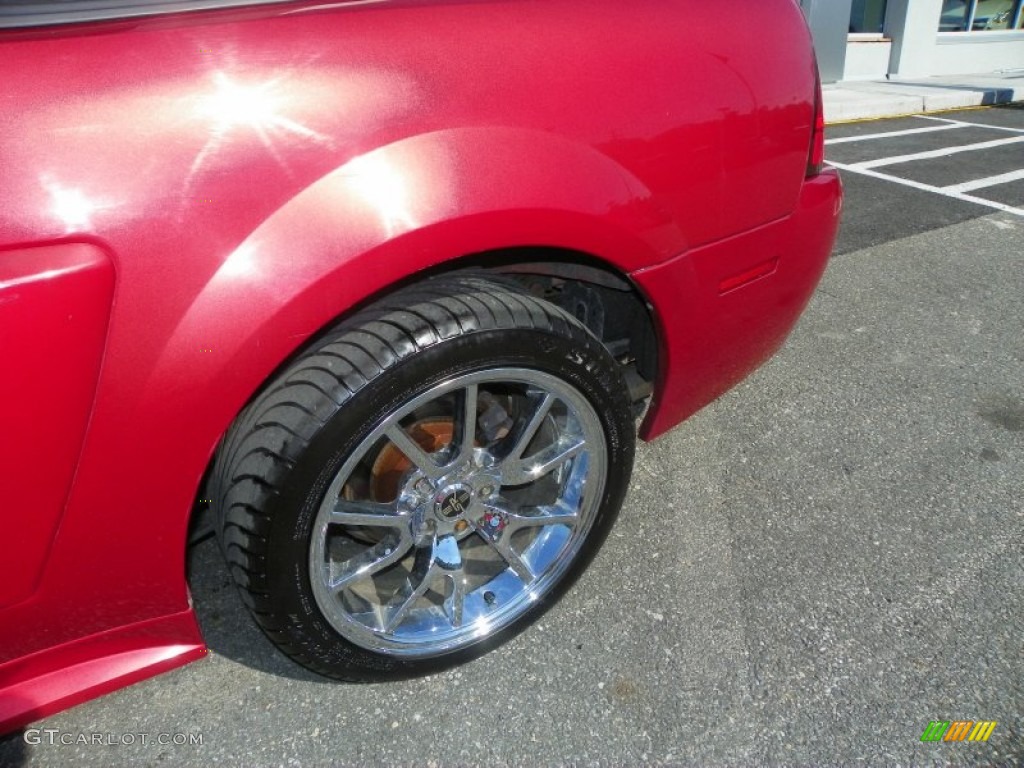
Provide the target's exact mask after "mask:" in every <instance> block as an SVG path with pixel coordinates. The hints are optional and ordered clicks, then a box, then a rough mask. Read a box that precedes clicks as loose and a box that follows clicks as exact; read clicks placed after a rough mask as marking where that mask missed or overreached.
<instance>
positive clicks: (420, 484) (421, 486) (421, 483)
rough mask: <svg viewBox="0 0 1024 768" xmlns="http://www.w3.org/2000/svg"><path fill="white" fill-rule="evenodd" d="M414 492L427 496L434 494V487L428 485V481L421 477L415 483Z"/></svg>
mask: <svg viewBox="0 0 1024 768" xmlns="http://www.w3.org/2000/svg"><path fill="white" fill-rule="evenodd" d="M415 487H416V490H417V491H419V492H420V493H422V494H429V493H433V492H434V486H432V485H431V484H430V481H429V480H427V478H425V477H421V478H420V479H419V480H417V481H416V486H415Z"/></svg>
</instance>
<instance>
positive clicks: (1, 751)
mask: <svg viewBox="0 0 1024 768" xmlns="http://www.w3.org/2000/svg"><path fill="white" fill-rule="evenodd" d="M27 763H28V748H27V747H26V745H25V731H24V729H19V730H17V731H15V732H14V733H7V734H3V735H0V765H3V766H10V768H21V766H23V765H26V764H27Z"/></svg>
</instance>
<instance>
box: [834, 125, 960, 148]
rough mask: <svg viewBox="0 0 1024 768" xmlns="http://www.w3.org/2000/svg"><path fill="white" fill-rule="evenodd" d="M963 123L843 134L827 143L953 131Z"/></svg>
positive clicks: (844, 142)
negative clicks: (853, 134) (882, 131)
mask: <svg viewBox="0 0 1024 768" xmlns="http://www.w3.org/2000/svg"><path fill="white" fill-rule="evenodd" d="M964 127H965V126H963V125H929V126H925V127H924V128H907V129H905V130H902V131H885V132H884V133H866V134H864V135H863V136H841V137H840V138H838V139H827V140H826V141H825V143H826V144H846V143H847V142H850V141H870V140H871V139H888V138H892V137H893V136H909V135H911V134H914V133H933V132H935V131H952V130H955V129H957V128H964Z"/></svg>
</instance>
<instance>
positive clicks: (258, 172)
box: [0, 0, 813, 663]
mask: <svg viewBox="0 0 1024 768" xmlns="http://www.w3.org/2000/svg"><path fill="white" fill-rule="evenodd" d="M0 71H2V72H3V73H4V86H3V89H2V92H0V136H2V137H3V139H2V141H0V169H2V175H0V179H2V180H0V248H8V249H13V248H15V247H22V248H23V247H27V246H31V245H40V244H52V243H59V242H66V241H68V240H70V239H76V238H78V239H81V238H85V239H87V240H89V242H93V243H95V244H96V245H97V246H98V247H101V248H102V249H103V250H104V252H105V253H108V254H110V258H111V263H112V264H113V267H114V269H115V271H116V275H117V280H116V285H115V286H114V295H113V302H112V309H111V313H110V324H109V331H108V334H107V337H106V347H105V349H106V351H105V363H104V366H103V370H102V372H101V374H100V377H99V384H98V389H97V394H96V399H95V404H94V406H93V408H92V411H91V422H90V428H89V432H88V435H87V437H86V439H85V443H84V448H83V451H82V455H81V460H80V462H79V465H78V468H77V475H76V477H75V482H74V485H73V488H72V491H71V493H70V496H69V498H68V502H67V505H66V507H65V512H64V515H63V519H62V521H61V523H60V527H59V532H58V534H57V535H56V538H55V539H54V541H53V545H52V547H50V548H49V549H48V551H49V553H50V554H49V560H48V562H47V563H46V569H45V571H44V573H43V576H42V579H41V580H40V581H39V582H38V588H37V589H36V591H35V592H34V593H33V594H32V595H31V597H29V598H27V599H25V600H23V601H22V602H20V603H19V604H18V605H16V606H13V607H11V608H9V609H7V610H6V611H5V612H4V613H3V614H2V615H0V617H2V620H0V663H2V662H3V661H4V660H6V659H13V658H16V657H18V656H22V655H24V654H28V653H32V652H36V651H40V650H42V649H45V648H47V647H51V646H56V645H58V644H61V643H68V642H72V641H75V640H76V639H77V638H81V637H84V636H86V635H90V634H93V633H97V632H102V631H106V630H109V629H110V628H111V627H116V626H120V625H127V624H130V623H137V622H144V621H148V620H151V619H154V618H156V617H160V616H167V615H170V614H173V613H176V612H180V611H183V610H187V608H188V596H187V588H186V585H185V580H184V554H183V552H184V542H185V537H186V528H187V521H188V515H189V511H190V510H191V508H192V506H193V502H194V500H195V497H196V494H197V489H198V484H199V481H200V478H201V477H202V474H203V471H204V468H205V467H206V464H207V461H208V460H209V458H210V456H211V455H212V453H213V451H214V449H215V447H216V444H217V441H218V439H219V438H220V436H221V435H222V434H223V432H224V430H225V429H226V428H227V426H228V425H229V424H230V421H231V419H232V418H233V417H234V415H235V414H236V413H237V412H238V411H239V410H240V409H241V407H242V406H243V405H244V403H245V402H246V400H247V399H248V398H249V397H251V396H252V394H253V393H254V392H255V391H256V390H257V389H258V388H259V387H260V385H261V384H262V383H263V382H264V381H265V380H266V378H267V376H268V375H270V374H271V373H272V371H273V370H274V369H275V368H276V367H277V366H278V365H279V364H280V363H281V362H282V361H283V360H284V359H285V358H286V357H287V356H288V355H289V354H291V353H293V352H294V351H295V350H296V349H297V348H298V347H299V346H300V345H301V344H302V343H303V341H304V340H305V339H307V338H308V337H309V336H310V335H311V334H313V333H315V332H316V331H317V330H318V329H320V328H322V327H323V326H324V325H326V324H328V323H329V322H330V321H331V320H332V319H333V318H336V317H338V316H339V315H341V314H343V313H344V312H345V311H346V310H347V309H349V308H350V307H352V306H354V305H356V304H357V303H358V302H360V301H362V300H364V299H366V298H367V297H369V296H371V295H372V294H373V293H374V292H375V291H377V290H380V289H383V288H385V287H386V286H387V285H389V284H391V283H392V282H393V281H395V280H397V279H401V278H404V277H408V276H409V275H412V274H415V273H416V272H417V271H419V270H422V269H425V268H427V267H429V266H433V265H437V264H441V263H443V262H446V261H451V260H455V259H458V258H459V257H461V256H463V255H466V254H467V253H470V252H473V251H483V250H487V249H491V248H503V247H512V246H524V245H553V246H559V247H564V248H571V249H576V250H580V251H584V252H587V253H590V254H592V255H593V256H595V257H597V258H599V259H602V260H604V261H606V262H607V263H608V264H609V265H610V266H613V267H615V268H617V269H619V270H621V271H623V272H631V271H635V270H639V269H642V268H648V267H652V266H654V265H656V264H659V263H662V262H666V261H667V260H670V259H672V258H674V257H678V256H679V255H680V254H684V253H686V252H687V251H688V250H690V249H692V248H695V247H697V246H700V245H702V244H707V243H712V242H715V241H717V240H720V239H723V238H725V237H728V236H730V235H733V234H735V233H738V232H742V231H745V230H748V229H751V228H755V227H758V226H761V225H764V224H766V223H769V222H772V221H775V220H779V219H781V218H784V217H786V216H787V215H788V214H789V212H790V211H791V210H792V209H793V207H794V205H795V203H796V200H797V196H798V193H799V191H800V188H801V183H802V178H803V168H804V163H805V159H806V153H807V147H808V140H809V135H810V122H811V117H812V114H811V113H812V105H811V103H810V97H811V94H812V93H813V68H812V56H811V50H810V45H809V41H808V39H807V34H806V29H805V28H804V26H803V23H802V20H800V18H799V11H798V10H797V8H796V4H795V3H793V2H791V0H774V1H773V2H742V1H740V0H723V1H722V2H716V3H703V2H669V1H668V0H636V1H635V2H630V3H622V2H619V1H618V0H615V1H613V0H544V1H543V2H541V1H540V0H506V1H505V2H382V3H375V4H361V3H351V4H346V3H339V4H334V6H333V7H332V8H330V9H329V10H323V9H320V10H317V9H316V8H315V7H313V4H310V3H294V4H285V5H282V6H275V7H265V8H257V9H250V10H245V11H225V12H206V13H200V14H190V15H183V16H174V17H161V18H156V19H149V20H133V21H124V22H113V23H102V24H91V25H90V24H86V25H78V26H73V27H69V28H57V29H50V30H32V31H28V32H0ZM3 258H4V253H3V252H2V251H0V262H2V260H3ZM54 341H55V340H54ZM54 349H55V350H56V344H54ZM5 363H8V364H9V361H5ZM43 365H47V364H46V363H43ZM48 365H49V366H50V367H51V369H52V370H50V371H48V372H47V373H55V372H57V370H58V369H59V366H60V357H59V355H58V354H56V353H55V354H54V355H53V357H52V359H51V360H50V362H49V363H48ZM45 404H46V395H45V393H43V392H40V393H39V401H38V402H36V403H35V404H34V406H35V407H45ZM69 435H70V433H69ZM68 439H70V436H69V437H68ZM0 514H2V515H3V520H2V521H0V523H2V525H3V526H4V528H5V529H7V530H11V529H12V527H13V526H14V525H15V520H14V516H15V513H14V512H13V511H12V510H11V509H10V508H9V507H8V508H5V509H4V510H2V511H0ZM39 557H42V555H40V556H39ZM35 565H37V566H38V565H39V563H38V562H37V563H36V564H35ZM58 606H59V610H57V609H56V608H57V607H58Z"/></svg>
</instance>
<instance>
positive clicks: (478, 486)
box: [309, 368, 607, 658]
mask: <svg viewBox="0 0 1024 768" xmlns="http://www.w3.org/2000/svg"><path fill="white" fill-rule="evenodd" d="M606 465H607V447H606V442H605V436H604V432H603V429H602V427H601V420H600V418H599V417H598V415H597V413H596V412H595V410H594V408H593V406H592V405H591V404H590V403H589V402H588V400H587V399H586V398H585V397H584V396H583V395H582V394H580V392H579V391H577V390H576V389H575V388H574V387H573V386H572V385H571V384H569V383H567V382H565V381H563V380H562V379H559V378H557V377H555V376H552V375H549V374H547V373H543V372H541V371H536V370H531V369H526V368H494V369H489V370H485V371H479V372H475V373H470V374H465V375H462V376H458V377H455V378H453V379H451V380H449V381H446V382H444V383H442V384H440V385H438V386H435V387H433V388H431V389H430V390H429V391H427V392H424V393H423V394H421V395H419V396H417V397H415V398H414V399H412V400H411V401H409V402H406V403H404V404H402V405H401V406H399V407H397V408H396V409H395V410H394V411H393V412H392V413H390V415H388V416H387V417H386V418H385V419H384V420H383V421H382V422H381V423H380V424H379V425H378V426H377V427H376V428H375V429H374V430H373V431H372V432H371V433H370V434H369V435H368V436H367V437H366V438H365V439H364V440H363V441H362V442H361V443H359V445H358V446H357V447H356V449H355V450H354V451H353V452H352V453H351V454H350V455H349V457H348V458H347V460H346V461H345V462H344V464H343V465H342V467H341V469H340V470H339V471H338V473H337V474H336V475H335V476H334V479H333V481H332V482H331V484H330V486H329V488H328V490H327V492H326V494H325V496H324V500H323V502H322V503H321V505H320V507H319V511H318V513H317V517H316V521H315V522H314V525H313V531H312V539H311V544H310V550H309V574H310V582H311V587H312V590H313V594H314V597H315V599H316V602H317V605H318V606H319V608H320V610H321V611H322V613H323V615H324V616H325V617H326V618H327V620H328V621H329V622H330V624H331V626H332V627H333V628H334V629H335V630H336V631H337V632H339V633H340V634H341V635H342V636H343V637H344V638H346V639H347V640H349V641H350V642H352V643H354V644H356V645H358V646H361V647H363V648H366V649H368V650H371V651H375V652H378V653H382V654H388V655H395V656H404V657H419V658H425V657H430V656H439V655H442V654H445V653H449V652H452V651H456V650H458V649H460V648H464V647H466V646H468V645H471V644H473V643H475V642H477V641H480V640H482V639H484V638H486V637H488V636H490V635H492V634H494V633H496V632H498V631H499V630H501V629H502V628H503V627H506V626H508V625H509V624H511V623H512V622H513V621H515V620H516V619H517V618H518V617H519V616H521V615H522V614H523V613H524V612H525V611H527V610H528V609H529V608H530V606H531V605H532V604H533V603H535V602H536V601H537V600H538V599H539V598H541V597H542V596H543V595H545V594H546V593H547V592H548V591H549V590H550V589H551V588H552V587H553V586H554V585H555V584H556V583H557V582H558V581H559V579H560V578H561V577H562V576H563V574H564V573H565V572H566V570H567V569H568V568H569V566H570V565H571V563H572V562H573V559H574V558H575V556H576V555H577V553H578V552H579V550H580V548H581V546H582V544H583V542H584V540H585V539H586V537H587V533H588V531H589V530H590V527H591V525H592V523H593V520H594V517H595V515H596V511H597V509H598V507H599V505H600V502H601V498H602V493H603V490H604V482H605V472H606Z"/></svg>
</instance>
